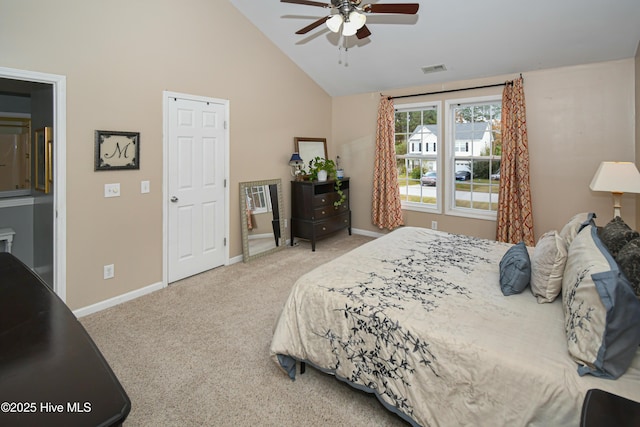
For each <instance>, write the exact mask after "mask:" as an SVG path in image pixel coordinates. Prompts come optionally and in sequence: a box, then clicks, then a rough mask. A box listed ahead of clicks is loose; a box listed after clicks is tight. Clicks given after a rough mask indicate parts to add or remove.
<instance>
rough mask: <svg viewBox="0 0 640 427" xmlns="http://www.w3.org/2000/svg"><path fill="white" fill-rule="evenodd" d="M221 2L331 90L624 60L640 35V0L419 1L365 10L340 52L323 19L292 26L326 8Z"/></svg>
mask: <svg viewBox="0 0 640 427" xmlns="http://www.w3.org/2000/svg"><path fill="white" fill-rule="evenodd" d="M229 1H230V2H231V3H232V4H233V5H234V6H235V7H236V8H237V9H238V10H239V11H240V12H241V13H242V14H244V15H245V16H246V17H247V18H248V20H249V21H251V22H252V23H253V24H254V25H255V26H256V27H258V29H260V31H262V32H263V33H264V34H265V35H266V37H267V38H269V39H270V40H271V41H272V42H273V43H274V44H275V45H276V46H278V47H279V48H280V49H281V50H282V51H283V52H284V53H285V54H286V55H287V56H288V57H289V58H291V60H292V61H293V62H295V63H296V64H297V65H298V66H299V67H300V68H301V69H302V70H303V71H305V72H306V73H307V74H308V75H309V76H310V77H311V78H312V79H313V80H315V81H316V82H317V83H318V84H319V85H320V86H321V87H322V88H324V90H325V91H326V92H327V93H328V94H329V95H331V96H342V95H351V94H357V93H367V92H376V91H385V90H389V89H394V88H403V87H411V86H420V85H426V84H433V83H444V82H450V81H457V80H466V79H473V78H481V77H490V76H497V75H502V74H516V73H521V72H527V71H533V70H539V69H545V68H555V67H561V66H570V65H577V64H586V63H593V62H600V61H609V60H616V59H623V58H630V57H633V56H634V55H635V52H636V48H637V46H638V41H639V40H640V0H537V1H525V0H458V1H453V0H418V1H415V3H419V4H420V10H419V11H418V14H417V15H415V16H412V15H390V14H368V15H367V27H368V28H369V30H370V31H371V33H372V34H371V36H369V37H368V38H366V39H362V40H358V39H357V38H356V37H355V36H353V37H349V38H347V40H346V43H347V46H348V50H347V51H346V52H345V50H344V48H342V49H339V46H342V44H341V43H340V37H339V36H338V35H336V34H334V33H332V32H330V31H329V30H328V28H327V27H326V26H325V25H321V26H319V27H318V28H316V29H315V30H312V31H311V32H309V33H308V34H306V35H296V34H295V32H296V31H297V30H299V29H301V28H303V27H305V26H307V25H309V24H310V23H312V22H313V21H315V20H316V19H318V18H321V17H323V16H327V15H328V14H329V13H330V10H329V9H324V8H321V7H313V6H305V5H297V4H291V3H281V2H280V0H229ZM317 1H320V2H325V1H326V3H330V0H317ZM408 2H412V0H370V1H368V2H367V1H366V0H363V4H365V3H372V4H374V3H375V4H383V3H408ZM440 64H443V65H444V66H445V67H446V70H445V71H441V72H437V73H430V74H425V73H424V72H423V71H422V67H428V66H433V65H440Z"/></svg>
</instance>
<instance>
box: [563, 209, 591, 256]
mask: <svg viewBox="0 0 640 427" xmlns="http://www.w3.org/2000/svg"><path fill="white" fill-rule="evenodd" d="M595 217H596V214H595V213H593V212H584V213H579V214H576V215H574V216H573V217H572V218H571V219H570V220H569V222H567V224H566V225H565V226H564V227H562V230H560V233H558V235H559V236H560V238H561V239H562V240H564V243H565V248H567V250H569V246H570V245H571V242H572V241H573V239H575V237H576V235H577V234H578V232H579V231H580V230H581V229H582V227H583V226H584V225H585V224H586V223H588V222H589V221H591V219H593V218H595Z"/></svg>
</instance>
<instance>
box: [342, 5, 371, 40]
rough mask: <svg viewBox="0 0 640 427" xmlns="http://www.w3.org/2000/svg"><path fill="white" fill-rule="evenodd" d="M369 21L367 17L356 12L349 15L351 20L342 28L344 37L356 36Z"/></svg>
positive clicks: (345, 22)
mask: <svg viewBox="0 0 640 427" xmlns="http://www.w3.org/2000/svg"><path fill="white" fill-rule="evenodd" d="M366 20H367V17H366V16H364V15H363V14H360V13H358V12H356V11H353V12H351V13H350V14H349V20H348V21H346V20H345V21H344V26H343V27H342V35H343V36H345V37H346V36H353V35H355V34H356V33H357V32H358V30H359V29H360V28H362V27H363V26H364V24H365V22H366Z"/></svg>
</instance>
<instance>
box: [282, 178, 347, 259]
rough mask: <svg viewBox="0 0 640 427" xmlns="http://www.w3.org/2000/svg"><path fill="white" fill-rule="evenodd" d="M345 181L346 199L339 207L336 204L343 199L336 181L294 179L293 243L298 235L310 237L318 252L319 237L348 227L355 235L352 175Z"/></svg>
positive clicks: (292, 200) (292, 208) (343, 186)
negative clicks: (352, 209)
mask: <svg viewBox="0 0 640 427" xmlns="http://www.w3.org/2000/svg"><path fill="white" fill-rule="evenodd" d="M341 181H342V186H341V190H342V191H343V192H344V194H345V196H346V199H345V200H344V201H343V202H342V204H341V205H339V206H334V202H336V201H338V200H340V195H339V194H338V192H337V191H336V189H335V184H336V182H335V181H334V180H328V181H324V182H319V181H291V246H293V244H294V237H296V236H297V237H300V238H303V239H308V240H310V241H311V250H312V251H315V250H316V240H317V239H320V238H322V237H325V236H328V235H330V234H332V233H334V232H336V231H339V230H344V229H345V228H346V229H347V230H349V235H351V209H349V178H342V180H341Z"/></svg>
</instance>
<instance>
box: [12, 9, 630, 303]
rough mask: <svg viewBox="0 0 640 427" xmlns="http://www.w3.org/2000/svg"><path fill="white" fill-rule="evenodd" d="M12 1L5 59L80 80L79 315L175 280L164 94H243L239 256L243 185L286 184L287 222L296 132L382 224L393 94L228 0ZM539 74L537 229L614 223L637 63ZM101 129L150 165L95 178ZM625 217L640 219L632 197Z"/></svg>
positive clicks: (71, 239)
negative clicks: (134, 134) (118, 135)
mask: <svg viewBox="0 0 640 427" xmlns="http://www.w3.org/2000/svg"><path fill="white" fill-rule="evenodd" d="M0 10H2V13H0V52H2V55H1V56H0V66H2V67H10V68H16V69H22V70H28V71H40V72H44V73H51V74H60V75H64V76H66V77H67V112H66V113H67V141H66V144H67V159H66V163H67V283H66V286H67V302H68V304H69V305H70V307H71V308H72V309H76V308H80V307H85V306H87V305H90V304H94V303H97V302H100V301H103V300H106V299H108V298H111V297H114V296H118V295H121V294H124V293H126V292H130V291H133V290H136V289H139V288H142V287H145V286H148V285H152V284H156V283H158V282H160V281H161V280H162V263H163V260H162V235H163V230H162V206H163V200H162V192H161V187H162V173H163V172H162V168H163V163H162V161H163V160H162V119H163V118H162V91H163V90H169V91H174V92H182V93H188V94H194V95H199V96H208V97H213V98H221V99H228V100H230V110H231V115H230V172H229V178H230V195H231V197H230V206H229V211H230V230H229V235H230V256H231V257H234V256H238V255H240V254H241V241H240V221H239V208H238V204H239V199H238V182H241V181H249V180H256V179H271V178H281V179H283V190H284V195H283V196H284V200H285V215H286V216H288V212H289V211H290V207H289V191H290V188H289V185H287V184H288V182H287V181H288V180H289V178H290V176H289V168H288V167H287V165H286V162H287V161H288V159H289V156H290V154H291V152H292V151H293V137H294V136H317V137H326V138H328V150H329V156H330V157H331V158H335V156H336V155H338V154H339V155H340V156H341V157H342V160H343V165H344V167H345V169H346V173H347V175H348V176H351V179H352V181H351V192H350V195H351V203H352V208H353V215H354V216H353V226H354V227H355V228H359V229H363V230H370V231H377V230H376V229H375V227H374V226H372V224H371V219H370V218H371V215H370V207H371V180H372V165H373V155H374V152H373V148H374V145H375V143H374V139H375V120H376V112H377V107H378V98H379V94H377V93H375V94H363V95H357V96H349V97H338V98H334V99H331V98H330V97H329V96H328V95H327V94H326V93H325V92H324V91H323V90H322V89H321V88H319V87H318V86H317V85H316V84H315V83H314V82H313V81H311V79H309V77H308V76H306V75H305V74H304V73H303V72H302V71H301V70H300V69H299V68H298V67H297V66H295V65H294V64H293V63H292V62H291V61H290V60H288V59H287V58H286V57H285V56H284V55H283V54H282V52H280V51H279V50H278V49H277V48H276V47H275V46H274V45H272V44H271V43H270V42H269V41H267V40H266V39H265V37H264V36H263V35H262V33H261V32H260V31H259V30H257V29H256V28H255V27H254V26H253V25H251V24H250V23H249V22H248V21H247V20H246V19H245V18H244V17H243V16H242V15H241V14H240V13H239V12H238V11H237V10H236V9H235V8H234V7H233V6H231V5H230V4H229V3H228V2H227V1H225V0H187V1H184V2H172V1H154V0H139V1H135V2H131V1H125V0H112V1H108V2H105V1H100V0H59V1H56V2H50V1H45V0H23V1H19V2H18V1H11V0H0ZM637 61H638V59H637V57H636V62H637ZM513 77H515V76H498V77H495V78H491V79H481V80H474V81H469V82H454V83H450V84H447V85H444V87H443V86H441V85H438V86H425V87H418V88H407V89H403V90H402V91H394V92H389V93H386V94H385V95H396V94H405V93H416V92H425V91H431V90H440V89H443V88H454V87H463V86H473V85H480V84H487V83H496V82H501V81H504V80H506V79H511V78H513ZM524 77H525V91H526V98H527V108H528V122H529V123H528V124H529V135H530V139H529V141H530V145H531V163H532V166H531V167H532V171H531V172H532V190H533V202H534V221H535V227H536V234H537V235H540V234H541V233H542V232H544V231H546V230H547V229H551V228H559V227H561V226H562V224H563V223H564V222H566V220H567V219H568V218H569V217H570V216H571V215H572V214H574V213H575V212H579V211H583V210H595V211H596V212H597V213H598V215H599V216H600V218H601V219H600V221H603V220H605V219H607V218H609V217H610V210H611V199H610V196H609V195H606V194H595V193H592V192H590V191H589V189H588V184H589V181H590V180H591V177H592V175H593V173H594V172H595V169H596V167H597V165H598V163H599V162H600V161H602V160H607V159H615V160H633V159H634V158H635V154H636V149H635V145H634V143H633V142H632V141H633V139H634V120H635V121H636V122H637V118H635V119H634V116H633V114H632V113H631V111H633V108H634V101H633V99H634V91H633V90H630V88H631V87H633V86H634V80H635V81H636V82H637V81H638V75H637V71H636V74H635V77H634V60H633V59H629V60H623V61H615V62H607V63H602V64H593V65H585V66H580V67H571V68H563V69H556V70H547V71H538V72H531V73H525V74H524ZM636 86H638V85H636ZM474 94H478V93H474ZM459 95H460V96H461V97H467V96H469V95H471V94H470V93H464V92H461V93H460V94H459ZM413 101H415V99H413ZM96 129H106V130H126V131H138V132H140V133H141V169H140V170H139V171H120V172H98V173H96V172H94V171H93V155H94V153H93V135H94V131H95V130H96ZM636 139H638V138H636ZM141 180H150V181H151V193H150V194H147V195H142V194H140V191H139V188H140V181H141ZM112 182H119V183H120V184H121V192H122V196H121V197H120V198H116V199H105V198H104V197H103V186H104V184H105V183H112ZM638 211H640V208H638ZM623 214H624V216H625V219H629V218H631V219H632V221H628V222H629V223H630V224H631V223H632V222H634V221H633V219H634V218H635V217H636V207H635V206H634V204H633V199H631V200H629V196H625V199H624V200H623ZM406 217H407V224H410V225H420V226H429V224H430V222H431V220H432V219H436V220H438V222H439V225H440V229H443V230H447V231H455V232H462V233H468V234H472V235H478V236H482V237H488V238H493V236H494V235H495V223H494V222H492V221H481V220H465V219H461V218H456V217H448V216H443V215H427V214H419V213H415V212H408V213H407V214H406ZM631 225H634V226H635V224H631ZM284 233H285V235H287V231H286V230H285V231H284ZM108 263H114V264H115V266H116V269H115V271H116V277H115V278H114V279H111V280H108V281H105V280H103V279H102V267H103V265H105V264H108Z"/></svg>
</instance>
